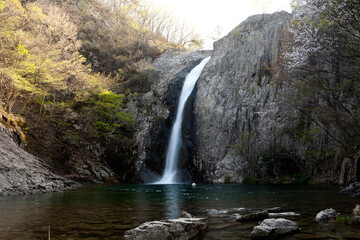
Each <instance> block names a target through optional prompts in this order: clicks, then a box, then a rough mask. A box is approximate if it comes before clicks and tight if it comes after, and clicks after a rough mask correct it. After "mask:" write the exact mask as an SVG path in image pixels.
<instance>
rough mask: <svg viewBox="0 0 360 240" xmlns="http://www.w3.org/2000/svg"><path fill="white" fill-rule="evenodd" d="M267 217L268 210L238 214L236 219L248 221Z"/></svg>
mask: <svg viewBox="0 0 360 240" xmlns="http://www.w3.org/2000/svg"><path fill="white" fill-rule="evenodd" d="M268 217H269V213H268V211H261V212H254V213H249V214H243V215H240V216H239V217H238V218H237V219H236V221H238V222H250V221H259V220H264V219H265V218H268Z"/></svg>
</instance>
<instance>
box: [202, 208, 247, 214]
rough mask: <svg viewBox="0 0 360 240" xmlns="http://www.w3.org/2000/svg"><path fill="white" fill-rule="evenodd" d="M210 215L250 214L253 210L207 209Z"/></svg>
mask: <svg viewBox="0 0 360 240" xmlns="http://www.w3.org/2000/svg"><path fill="white" fill-rule="evenodd" d="M205 212H206V214H208V215H224V214H233V213H235V214H236V213H237V214H238V213H250V212H251V210H249V209H246V208H230V209H207V210H205Z"/></svg>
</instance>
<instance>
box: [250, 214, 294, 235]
mask: <svg viewBox="0 0 360 240" xmlns="http://www.w3.org/2000/svg"><path fill="white" fill-rule="evenodd" d="M299 230H300V228H299V226H298V225H297V224H296V223H295V222H293V221H290V220H287V219H284V218H278V219H275V218H269V219H265V220H264V221H262V222H261V223H260V225H258V226H256V227H254V229H253V231H252V232H251V234H250V239H278V238H281V237H283V236H285V235H289V234H293V233H296V232H298V231H299Z"/></svg>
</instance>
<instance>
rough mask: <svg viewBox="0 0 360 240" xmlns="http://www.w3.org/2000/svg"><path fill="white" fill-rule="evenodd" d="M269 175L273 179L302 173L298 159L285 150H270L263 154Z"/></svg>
mask: <svg viewBox="0 0 360 240" xmlns="http://www.w3.org/2000/svg"><path fill="white" fill-rule="evenodd" d="M262 159H263V163H264V165H265V167H266V171H267V174H268V175H269V176H271V177H277V178H278V177H281V176H284V175H289V174H295V173H298V172H299V171H300V168H299V163H298V160H297V157H296V156H294V155H293V154H292V153H291V152H289V151H288V150H286V149H284V148H269V149H268V150H266V151H264V152H263V153H262Z"/></svg>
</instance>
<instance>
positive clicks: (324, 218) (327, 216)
mask: <svg viewBox="0 0 360 240" xmlns="http://www.w3.org/2000/svg"><path fill="white" fill-rule="evenodd" d="M338 215H339V214H338V213H337V212H336V210H334V209H332V208H328V209H325V210H324V211H321V212H319V213H318V214H316V217H315V221H316V222H317V223H329V222H334V221H335V220H336V217H337V216H338Z"/></svg>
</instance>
